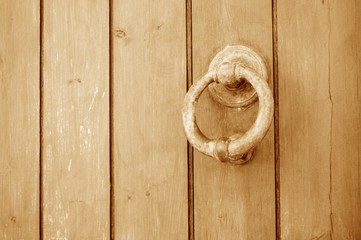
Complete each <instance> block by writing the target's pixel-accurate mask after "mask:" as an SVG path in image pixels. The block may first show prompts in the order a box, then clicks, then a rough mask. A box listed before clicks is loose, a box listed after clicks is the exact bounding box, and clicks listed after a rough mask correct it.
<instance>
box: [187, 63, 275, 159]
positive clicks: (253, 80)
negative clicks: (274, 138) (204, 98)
mask: <svg viewBox="0 0 361 240" xmlns="http://www.w3.org/2000/svg"><path fill="white" fill-rule="evenodd" d="M212 69H213V70H211V71H209V72H208V73H206V74H205V75H204V76H203V77H202V78H201V79H200V80H199V81H197V82H196V83H195V84H194V85H192V86H191V88H190V89H189V91H188V92H187V94H186V96H185V98H184V105H183V108H182V117H183V126H184V129H185V133H186V136H187V138H188V141H189V142H190V143H191V144H192V145H193V147H195V148H196V149H197V150H198V151H200V152H202V153H204V154H206V155H208V156H212V157H215V158H217V159H218V160H220V161H222V162H231V163H235V164H242V163H245V162H247V161H248V160H249V159H250V158H251V157H252V153H253V150H254V149H255V147H256V146H257V144H259V142H260V141H261V140H262V139H263V138H264V136H265V135H266V133H267V131H268V129H269V127H270V125H271V122H272V119H273V109H274V103H273V97H272V92H271V90H270V88H269V87H268V84H267V80H266V79H264V77H263V76H264V75H259V74H258V73H256V72H255V71H254V69H250V68H249V67H247V66H244V65H243V64H240V63H239V61H234V62H232V61H225V62H223V63H219V64H217V67H216V69H215V70H214V68H212ZM264 69H265V67H264ZM262 74H264V72H262ZM244 81H247V82H248V83H249V84H250V85H251V86H252V87H253V89H254V91H255V92H256V98H255V100H251V99H252V98H249V100H248V101H249V102H248V105H249V104H250V103H252V102H254V101H256V100H257V99H258V101H259V110H258V115H257V119H256V121H255V122H254V124H253V125H252V126H251V128H250V129H249V130H248V131H247V132H246V133H245V134H235V135H232V136H230V137H222V138H220V139H209V138H208V137H206V136H205V135H204V134H203V133H202V132H201V131H200V129H199V128H198V126H197V123H196V121H195V108H196V105H197V101H198V99H199V97H200V95H201V94H202V92H203V91H204V90H205V89H206V88H207V87H209V86H210V85H211V84H214V83H217V84H221V85H223V86H224V87H225V88H227V89H232V88H237V87H239V86H241V85H244ZM257 96H258V98H257Z"/></svg>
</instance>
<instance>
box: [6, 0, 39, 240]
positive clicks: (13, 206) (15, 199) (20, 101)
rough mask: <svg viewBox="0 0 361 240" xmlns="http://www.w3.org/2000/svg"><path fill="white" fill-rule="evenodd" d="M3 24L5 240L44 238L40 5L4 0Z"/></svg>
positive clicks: (34, 1)
mask: <svg viewBox="0 0 361 240" xmlns="http://www.w3.org/2000/svg"><path fill="white" fill-rule="evenodd" d="M0 25H1V26H0V128H1V130H0V209H1V210H0V212H1V213H0V239H4V240H6V239H9V240H10V239H14V240H15V239H29V240H30V239H39V145H40V141H39V119H40V117H39V116H40V114H39V106H40V104H39V102H40V101H39V99H40V97H39V93H40V91H39V64H40V52H39V49H40V48H39V36H40V33H39V31H40V10H39V1H37V0H33V1H21V0H17V1H13V0H6V1H1V2H0Z"/></svg>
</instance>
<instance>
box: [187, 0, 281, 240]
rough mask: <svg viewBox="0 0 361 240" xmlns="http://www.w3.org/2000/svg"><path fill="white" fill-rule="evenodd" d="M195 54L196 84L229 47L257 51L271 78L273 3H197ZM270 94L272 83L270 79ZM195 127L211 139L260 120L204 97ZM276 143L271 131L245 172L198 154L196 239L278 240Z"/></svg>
mask: <svg viewBox="0 0 361 240" xmlns="http://www.w3.org/2000/svg"><path fill="white" fill-rule="evenodd" d="M192 29H193V36H192V39H193V41H192V48H193V73H194V82H195V81H197V79H199V78H200V77H201V76H202V75H203V74H204V73H205V72H207V69H208V65H209V63H210V62H211V60H212V58H213V57H214V56H215V54H216V53H217V52H218V51H219V50H221V49H222V48H224V47H225V46H226V45H227V44H248V45H251V46H252V47H254V48H256V49H258V51H259V52H260V53H261V55H263V57H264V58H265V60H266V62H267V63H268V67H269V76H272V71H271V67H272V2H271V1H265V0H257V1H239V0H223V1H215V0H214V1H209V0H207V1H206V0H203V1H193V5H192ZM269 82H270V85H271V88H272V77H270V79H269ZM197 108H198V112H197V121H198V123H199V126H200V128H201V130H202V131H204V133H205V134H206V135H207V136H209V137H213V138H216V137H222V136H230V135H232V134H234V133H236V132H245V131H247V129H248V128H249V127H250V126H251V124H252V123H253V121H254V120H255V117H256V115H257V110H258V107H257V105H255V106H253V107H251V108H249V109H246V110H242V109H229V108H226V107H224V106H221V105H219V104H218V103H216V102H215V101H214V100H213V99H211V97H210V96H209V94H208V91H205V92H204V93H203V95H202V96H201V98H200V101H199V104H198V107H197ZM273 151H274V140H273V128H272V127H271V129H270V131H269V132H268V134H267V136H266V138H265V139H264V140H263V141H262V143H261V144H260V146H258V148H257V150H256V153H255V156H254V159H253V160H252V161H251V162H249V163H247V164H245V165H242V166H239V165H237V166H236V165H233V166H232V165H229V164H224V163H221V162H217V160H215V159H211V158H209V157H206V156H204V155H202V154H200V153H198V152H197V151H195V157H194V178H195V179H194V196H195V202H194V208H195V210H194V213H195V221H194V222H195V239H275V229H276V228H275V207H274V206H275V188H274V153H273Z"/></svg>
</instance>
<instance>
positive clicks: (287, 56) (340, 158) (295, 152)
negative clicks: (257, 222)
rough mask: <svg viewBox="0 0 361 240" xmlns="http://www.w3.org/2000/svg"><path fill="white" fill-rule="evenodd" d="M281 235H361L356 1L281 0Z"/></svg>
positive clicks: (359, 21)
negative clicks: (300, 0) (298, 0)
mask: <svg viewBox="0 0 361 240" xmlns="http://www.w3.org/2000/svg"><path fill="white" fill-rule="evenodd" d="M277 8H278V10H277V11H278V23H279V25H278V29H279V33H278V39H279V46H278V48H279V58H278V59H279V101H280V104H279V111H280V166H281V168H280V179H281V183H280V184H281V189H280V192H281V203H280V204H281V238H282V239H359V238H361V215H360V213H361V204H360V202H361V195H360V189H361V188H360V184H361V178H360V163H361V160H360V147H361V145H360V144H361V143H360V142H361V127H360V126H361V118H360V116H361V115H360V112H361V97H360V96H361V95H360V93H361V92H360V88H359V84H360V83H361V82H360V79H361V78H360V67H361V61H360V60H361V59H360V56H359V53H358V52H359V51H360V40H361V35H360V33H359V30H360V27H361V18H360V15H359V12H360V11H361V4H360V3H357V1H340V0H330V1H303V2H292V3H291V2H290V1H285V0H279V1H278V6H277Z"/></svg>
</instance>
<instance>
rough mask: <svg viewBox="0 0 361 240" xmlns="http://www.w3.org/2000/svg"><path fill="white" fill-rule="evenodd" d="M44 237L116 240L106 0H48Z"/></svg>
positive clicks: (45, 40) (45, 58) (45, 43)
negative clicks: (113, 230)
mask: <svg viewBox="0 0 361 240" xmlns="http://www.w3.org/2000/svg"><path fill="white" fill-rule="evenodd" d="M43 11H44V18H43V19H44V39H43V43H44V73H43V74H44V99H43V105H44V124H43V125H44V130H43V132H44V143H43V145H44V149H43V151H44V163H43V176H44V177H43V179H44V182H43V188H44V194H43V196H44V200H43V202H44V206H43V214H44V217H43V219H44V223H43V228H44V229H43V231H44V239H109V228H110V227H109V34H108V31H109V15H108V14H109V13H108V12H109V9H108V3H107V1H86V0H80V1H72V0H66V1H64V0H57V1H44V10H43Z"/></svg>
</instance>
